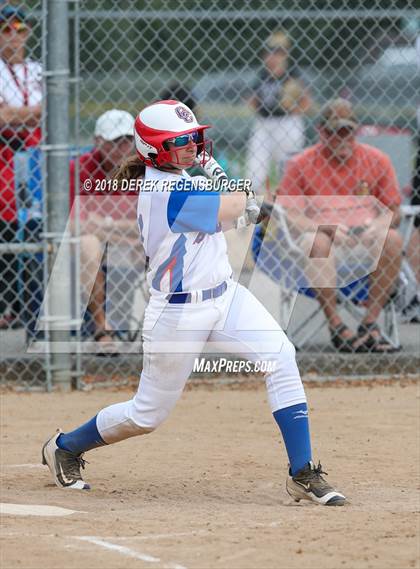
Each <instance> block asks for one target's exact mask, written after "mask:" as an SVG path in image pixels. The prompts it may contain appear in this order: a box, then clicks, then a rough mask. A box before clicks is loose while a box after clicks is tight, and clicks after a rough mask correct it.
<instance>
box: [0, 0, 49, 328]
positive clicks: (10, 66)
mask: <svg viewBox="0 0 420 569" xmlns="http://www.w3.org/2000/svg"><path fill="white" fill-rule="evenodd" d="M29 35H30V27H29V23H28V18H27V15H26V13H25V12H24V10H22V9H21V8H18V7H16V6H12V5H9V4H6V5H4V6H2V7H1V9H0V243H5V242H12V241H17V232H18V205H17V195H16V193H17V188H16V187H15V164H14V158H15V155H16V152H18V151H20V150H24V149H26V148H29V147H32V146H37V145H38V144H39V142H40V140H41V129H40V122H41V100H42V89H41V65H40V63H38V62H36V61H32V60H31V59H29V58H28V57H26V56H25V52H26V43H27V41H28V38H29ZM0 274H1V278H0V328H8V327H9V326H10V327H17V326H19V321H20V318H19V314H20V309H21V307H20V303H19V299H18V291H17V278H18V262H17V257H16V255H9V254H6V255H2V254H0Z"/></svg>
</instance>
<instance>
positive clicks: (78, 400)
mask: <svg viewBox="0 0 420 569" xmlns="http://www.w3.org/2000/svg"><path fill="white" fill-rule="evenodd" d="M419 385H420V384H418V383H417V384H415V383H411V384H407V385H405V386H401V385H399V384H395V383H394V384H392V385H388V386H383V385H375V386H373V387H369V386H367V385H366V386H352V387H340V388H333V387H327V388H319V387H310V388H309V389H308V390H307V393H308V399H309V404H310V409H311V419H312V434H313V441H314V449H313V450H314V457H316V458H318V457H320V458H321V459H322V462H323V466H324V468H325V469H326V470H327V471H328V472H329V473H330V475H329V478H330V479H331V480H332V481H333V482H336V483H337V486H338V487H339V488H340V490H342V491H343V492H344V493H345V494H346V495H347V496H348V497H349V498H350V503H349V504H348V505H347V506H345V507H343V508H325V507H324V508H323V507H320V506H315V505H312V504H302V503H300V504H295V503H294V502H293V501H291V499H290V498H289V497H288V496H287V494H286V492H285V489H284V481H285V465H286V455H285V451H284V447H283V444H282V443H281V440H280V436H279V433H278V431H277V427H276V425H275V423H274V421H273V420H272V418H271V415H270V412H269V408H268V404H267V401H266V396H265V391H264V388H263V387H259V388H256V389H247V390H237V391H233V390H228V389H213V390H208V389H203V388H201V389H194V390H190V391H186V392H185V393H184V396H183V398H182V400H181V402H180V403H179V405H178V406H177V408H176V410H175V412H174V413H173V414H172V415H171V417H170V418H169V420H168V421H167V423H165V424H164V425H163V426H162V427H161V428H160V430H158V431H157V432H155V433H153V434H152V435H149V436H147V437H140V438H135V439H130V440H129V441H126V442H124V443H120V444H118V445H114V446H112V447H107V448H103V449H98V450H95V451H92V452H91V453H89V455H88V456H87V458H88V460H89V462H90V464H88V465H87V469H86V473H85V478H86V479H87V480H88V481H90V482H91V484H92V485H93V489H92V490H91V491H90V492H84V493H79V492H76V491H68V492H66V491H63V490H60V489H58V488H56V487H55V486H53V485H52V484H51V481H50V477H49V473H48V470H47V469H46V467H39V466H38V464H39V460H40V446H41V443H42V442H43V441H44V439H45V438H46V437H48V436H49V435H51V433H52V431H53V430H54V428H55V427H57V426H61V427H63V428H64V429H69V428H71V427H74V426H76V425H77V424H78V423H80V421H83V420H85V419H88V418H90V417H91V416H92V415H93V414H94V413H95V412H96V411H97V410H98V409H99V408H101V407H102V406H104V405H107V404H109V403H112V402H117V401H122V400H124V399H128V398H129V397H130V394H129V392H127V391H126V392H121V391H119V392H115V391H111V390H108V391H92V392H88V393H81V392H78V393H71V394H68V395H63V394H57V393H54V394H16V393H4V394H3V395H2V407H1V420H2V425H1V462H2V468H1V476H2V478H1V480H2V485H1V502H2V503H6V504H10V503H12V504H28V505H44V506H47V505H48V506H59V507H61V508H66V509H71V510H75V511H76V513H72V514H70V515H67V516H65V517H38V516H18V515H8V514H7V515H3V516H2V530H1V537H2V542H1V558H0V566H1V567H2V569H9V568H14V567H22V568H25V569H26V568H28V569H29V568H36V569H41V568H42V569H48V568H54V569H55V568H57V567H60V568H63V569H67V568H75V569H76V568H77V569H80V568H83V569H93V568H95V569H96V568H102V569H108V568H116V569H117V568H132V567H133V568H134V567H136V568H137V567H140V568H143V567H145V568H146V567H152V568H153V567H155V568H167V569H181V568H182V567H184V568H188V569H191V568H197V569H198V568H200V569H201V568H203V569H204V568H206V569H207V568H241V569H242V568H243V569H246V568H252V569H254V568H256V567H258V568H264V569H265V568H273V569H274V568H276V569H277V568H295V567H296V568H298V567H299V568H309V567H310V568H322V569H324V568H334V569H336V568H341V567H348V568H351V569H357V568H362V567H363V568H365V567H378V568H379V567H380V568H384V567H395V568H398V569H405V568H413V567H420V563H419V510H420V493H419V490H420V488H419V465H420V456H419V454H420V452H419V451H420V445H419V432H420V430H419V404H420V399H419Z"/></svg>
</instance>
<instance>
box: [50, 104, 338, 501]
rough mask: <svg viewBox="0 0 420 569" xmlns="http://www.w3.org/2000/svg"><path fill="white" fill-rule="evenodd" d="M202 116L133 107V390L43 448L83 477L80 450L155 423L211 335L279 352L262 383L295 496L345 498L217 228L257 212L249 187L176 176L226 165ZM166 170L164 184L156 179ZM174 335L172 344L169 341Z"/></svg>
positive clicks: (66, 477) (76, 480) (276, 335)
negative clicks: (142, 187)
mask: <svg viewBox="0 0 420 569" xmlns="http://www.w3.org/2000/svg"><path fill="white" fill-rule="evenodd" d="M208 128H209V125H200V124H198V122H197V119H196V118H195V116H194V114H193V113H192V112H191V110H190V109H189V108H188V107H187V106H186V105H184V104H183V103H180V102H178V101H159V102H157V103H154V104H152V105H150V106H148V107H146V108H145V109H143V110H142V111H141V112H140V113H139V115H138V116H137V118H136V121H135V127H134V136H135V142H136V152H137V156H136V157H135V158H134V157H131V158H130V159H129V160H128V161H127V162H126V164H124V165H122V167H121V169H120V177H121V176H128V177H130V178H138V177H142V178H144V182H146V181H150V182H153V191H149V192H146V191H142V192H141V193H140V195H139V201H138V212H137V213H138V224H139V229H140V236H141V241H142V243H143V246H144V249H145V252H146V255H147V257H148V259H149V269H148V283H149V287H150V301H149V304H148V306H147V309H146V312H145V319H144V326H143V337H144V355H143V370H142V372H141V377H140V383H139V388H138V391H137V393H136V395H135V396H134V397H133V399H131V400H130V401H126V402H123V403H117V404H115V405H110V406H109V407H106V408H105V409H102V410H101V411H99V413H98V414H97V415H96V416H95V417H93V418H92V419H91V420H90V421H88V422H87V423H85V424H84V425H82V426H80V427H78V428H77V429H75V430H73V431H71V432H67V433H62V432H61V431H60V430H59V431H57V433H56V434H55V435H54V436H53V437H52V438H51V439H49V440H48V441H47V442H46V443H45V444H44V446H43V448H42V462H43V464H47V465H48V467H49V469H50V471H51V473H52V476H53V478H54V481H55V483H56V484H57V486H59V487H62V488H72V489H79V490H86V489H89V488H90V486H89V485H88V484H87V483H86V482H85V481H84V480H83V478H82V476H81V468H82V467H84V462H85V461H84V460H83V458H82V456H83V453H85V452H86V451H88V450H91V449H93V448H96V447H99V446H102V445H108V444H112V443H116V442H118V441H122V440H124V439H127V438H129V437H134V436H137V435H144V434H148V433H151V432H152V431H154V430H155V429H156V428H157V427H158V426H159V425H160V424H161V423H162V422H163V421H164V420H165V419H166V418H167V417H168V415H169V413H170V412H171V410H172V409H173V407H174V406H175V404H176V402H177V401H178V399H179V398H180V396H181V394H182V391H183V389H184V386H185V383H186V381H187V379H188V377H189V376H190V374H191V371H192V368H193V364H194V360H195V358H196V357H197V356H198V355H199V354H200V353H201V352H202V350H203V349H204V345H205V343H206V342H215V343H216V344H217V347H218V349H220V348H222V349H225V351H229V352H235V353H238V354H240V355H241V356H242V357H247V358H248V359H249V360H250V361H257V360H258V361H261V360H270V361H271V362H275V366H274V371H273V372H271V373H269V374H267V375H266V385H267V391H268V398H269V402H270V406H271V411H272V413H273V416H274V419H275V421H276V422H277V424H278V426H279V428H280V430H281V433H282V436H283V439H284V443H285V446H286V450H287V454H288V458H289V463H290V466H289V476H288V478H287V482H286V489H287V492H288V493H289V494H290V496H292V498H294V500H296V501H299V500H302V499H304V500H310V501H313V502H315V503H317V504H322V505H327V506H338V505H342V504H344V502H345V500H346V498H345V497H344V496H343V494H341V493H340V492H337V491H336V490H335V489H334V488H333V487H332V486H330V485H329V484H328V483H327V482H326V481H325V479H324V478H323V477H322V474H323V471H322V468H321V465H320V464H318V466H317V467H316V466H315V465H314V463H313V462H312V456H311V443H310V435H309V422H308V408H307V405H306V397H305V393H304V390H303V385H302V381H301V378H300V375H299V371H298V368H297V365H296V361H295V349H294V347H293V345H292V344H291V343H290V341H289V340H288V339H287V337H286V335H285V334H284V332H283V331H282V330H281V328H280V327H279V326H278V324H277V322H276V321H275V320H274V319H273V317H272V316H271V315H270V314H269V313H268V312H267V310H266V309H265V308H264V306H263V305H262V304H260V302H259V301H258V300H257V299H256V298H255V297H254V296H253V295H252V294H251V293H250V292H249V291H248V290H247V289H246V288H244V287H243V286H241V285H240V284H238V283H236V282H234V281H233V280H232V278H231V275H232V269H231V267H230V265H229V261H228V256H227V251H226V241H225V237H224V233H223V230H225V229H228V228H231V227H234V226H236V225H237V219H238V218H240V217H242V218H244V219H245V220H246V221H249V220H251V221H253V222H256V221H257V219H256V210H257V204H256V202H255V199H254V197H253V195H252V192H251V193H248V194H247V195H246V194H245V193H244V192H235V193H231V194H226V193H225V194H221V193H220V192H215V191H213V192H203V191H200V190H198V189H192V190H191V191H182V190H181V189H178V188H177V186H179V182H183V183H185V182H186V181H191V183H193V182H197V181H198V182H200V180H202V179H203V177H202V176H198V177H194V178H191V177H190V176H189V174H188V173H187V172H186V170H187V169H188V168H190V167H191V166H193V165H194V164H195V163H197V161H199V162H200V164H201V166H202V167H203V168H204V170H205V171H206V172H207V173H208V174H210V175H211V176H217V174H219V175H220V174H221V172H222V171H221V169H220V167H219V166H218V165H217V163H216V162H215V161H214V159H212V158H211V141H209V140H206V138H205V131H206V129H208ZM207 149H208V150H207ZM168 182H170V183H171V184H172V185H170V184H169V188H170V189H169V191H163V190H165V189H167V188H168ZM174 184H175V185H174ZM176 345H178V346H179V349H178V350H174V349H173V346H176ZM213 345H214V344H213ZM168 348H169V349H168ZM186 348H187V349H188V350H189V352H190V353H185V352H186ZM170 351H172V352H174V353H169V352H170Z"/></svg>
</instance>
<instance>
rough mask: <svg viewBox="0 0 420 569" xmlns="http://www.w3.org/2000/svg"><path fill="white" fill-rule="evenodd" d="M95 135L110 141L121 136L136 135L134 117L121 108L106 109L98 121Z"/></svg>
mask: <svg viewBox="0 0 420 569" xmlns="http://www.w3.org/2000/svg"><path fill="white" fill-rule="evenodd" d="M95 136H101V137H102V138H103V139H104V140H108V141H110V140H115V139H116V138H119V137H120V136H134V117H133V116H131V115H130V113H128V112H127V111H121V110H119V109H111V110H110V111H106V112H105V113H103V114H102V115H101V116H100V117H99V118H98V119H97V121H96V125H95Z"/></svg>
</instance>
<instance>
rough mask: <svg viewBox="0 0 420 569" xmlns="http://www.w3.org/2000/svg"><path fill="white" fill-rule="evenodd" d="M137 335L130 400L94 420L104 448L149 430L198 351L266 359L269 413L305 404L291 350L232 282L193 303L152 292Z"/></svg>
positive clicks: (173, 398) (168, 406)
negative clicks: (139, 347) (139, 363)
mask: <svg viewBox="0 0 420 569" xmlns="http://www.w3.org/2000/svg"><path fill="white" fill-rule="evenodd" d="M143 338H144V345H143V350H144V354H143V371H142V373H141V377H140V383H139V388H138V391H137V393H136V395H135V396H134V397H133V399H131V400H130V401H126V402H124V403H117V404H115V405H111V406H109V407H106V408H105V409H102V410H101V411H100V412H99V413H98V416H97V427H98V430H99V433H100V435H101V437H102V438H103V440H104V441H105V442H106V443H108V444H109V443H114V442H117V441H120V440H123V439H126V438H128V437H132V436H135V435H140V434H145V433H149V432H151V431H153V430H154V429H156V427H158V426H159V425H160V424H161V423H162V422H163V421H164V420H165V419H166V418H167V417H168V415H169V413H170V412H171V410H172V409H173V408H174V406H175V404H176V402H177V401H178V399H179V398H180V397H181V394H182V392H183V389H184V386H185V384H186V382H187V379H188V378H189V376H190V374H191V372H192V369H193V366H194V361H195V359H196V358H197V357H199V356H200V354H201V353H202V352H203V351H206V352H210V353H215V352H216V351H217V352H218V351H223V352H228V353H232V354H233V353H234V354H238V355H239V356H241V357H242V358H246V359H248V360H251V361H257V360H259V361H270V362H273V368H274V371H273V372H270V373H268V374H266V386H267V392H268V398H269V402H270V406H271V411H272V412H274V411H277V410H278V409H282V408H285V407H290V406H292V405H297V404H298V403H304V402H306V397H305V393H304V390H303V385H302V381H301V378H300V375H299V371H298V368H297V365H296V361H295V348H294V346H293V345H292V344H291V342H290V341H289V340H288V338H287V336H286V335H285V333H284V332H283V330H281V328H280V327H279V325H278V324H277V322H276V321H275V320H274V318H273V317H272V316H271V314H270V313H269V312H268V311H267V310H266V309H265V307H264V306H263V305H262V304H261V303H260V302H259V301H258V300H257V299H256V298H255V297H254V296H253V295H252V294H251V293H250V292H249V291H248V290H247V289H246V288H245V287H243V286H242V285H239V284H238V283H235V282H233V281H230V282H229V284H228V288H227V290H226V292H225V293H224V294H223V295H222V296H220V297H218V298H215V299H210V300H206V301H203V302H199V303H188V304H168V303H167V301H166V300H165V296H153V295H152V297H151V299H150V302H149V305H148V307H147V309H146V313H145V320H144V327H143ZM273 368H271V369H273Z"/></svg>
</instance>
